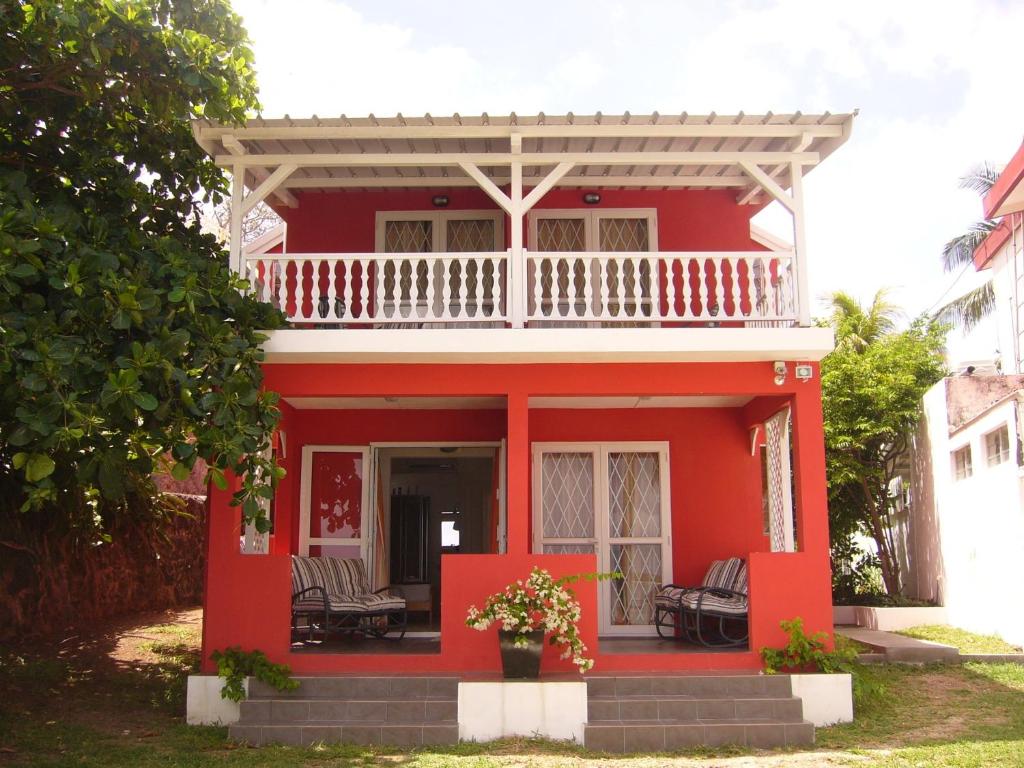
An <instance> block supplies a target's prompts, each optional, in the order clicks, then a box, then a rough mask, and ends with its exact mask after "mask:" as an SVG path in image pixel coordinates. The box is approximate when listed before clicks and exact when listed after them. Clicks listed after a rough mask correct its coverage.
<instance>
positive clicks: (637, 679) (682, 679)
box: [587, 674, 793, 698]
mask: <svg viewBox="0 0 1024 768" xmlns="http://www.w3.org/2000/svg"><path fill="white" fill-rule="evenodd" d="M587 693H588V695H589V696H591V697H600V698H611V697H621V696H659V695H669V696H692V697H694V698H698V697H699V698H721V697H729V696H733V697H736V696H738V697H744V698H748V697H757V696H775V697H783V698H785V697H789V696H792V694H793V688H792V685H791V683H790V680H789V676H788V675H744V674H740V675H733V674H722V675H685V674H684V675H678V674H677V675H672V674H667V675H622V676H616V675H609V676H600V675H599V676H588V677H587Z"/></svg>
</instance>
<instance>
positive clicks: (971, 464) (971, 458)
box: [949, 443, 974, 483]
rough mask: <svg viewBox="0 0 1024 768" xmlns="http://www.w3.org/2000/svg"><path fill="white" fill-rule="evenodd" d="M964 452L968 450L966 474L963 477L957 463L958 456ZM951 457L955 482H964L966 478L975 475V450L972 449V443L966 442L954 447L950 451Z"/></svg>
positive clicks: (965, 465)
mask: <svg viewBox="0 0 1024 768" xmlns="http://www.w3.org/2000/svg"><path fill="white" fill-rule="evenodd" d="M963 452H966V456H967V462H966V463H965V464H964V468H965V470H966V471H965V473H964V475H963V476H962V477H961V476H960V472H959V470H958V468H957V465H956V461H957V456H959V455H960V454H961V453H963ZM949 458H950V462H951V464H952V465H953V466H952V470H953V482H956V483H962V482H963V481H964V480H970V479H971V478H972V477H974V451H973V450H972V449H971V444H970V443H964V444H963V445H961V446H959V447H958V448H954V449H953V450H952V451H950V453H949Z"/></svg>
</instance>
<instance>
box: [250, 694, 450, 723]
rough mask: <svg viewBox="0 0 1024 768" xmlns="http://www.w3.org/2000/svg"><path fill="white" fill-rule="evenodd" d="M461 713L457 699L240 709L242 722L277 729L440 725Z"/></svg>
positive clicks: (261, 704)
mask: <svg viewBox="0 0 1024 768" xmlns="http://www.w3.org/2000/svg"><path fill="white" fill-rule="evenodd" d="M458 709H459V705H458V702H457V701H456V700H455V699H449V700H441V699H438V700H420V701H415V700H414V701H395V700H387V701H346V700H329V699H312V700H307V701H301V700H299V701H296V700H290V699H281V700H270V699H264V700H256V701H251V700H247V701H243V702H241V704H240V705H239V714H240V719H239V722H240V723H243V724H254V723H260V724H263V723H268V724H274V725H278V724H280V725H289V724H297V723H309V724H323V723H331V724H335V725H337V724H341V725H344V724H352V725H356V724H358V723H360V722H364V721H375V722H378V723H384V722H394V723H437V722H440V721H444V720H449V721H452V722H455V721H456V720H457V719H458V714H459V713H458Z"/></svg>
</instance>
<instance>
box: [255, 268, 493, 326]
mask: <svg viewBox="0 0 1024 768" xmlns="http://www.w3.org/2000/svg"><path fill="white" fill-rule="evenodd" d="M507 260H508V253H507V252H506V253H500V252H499V253H439V254H432V253H372V254H370V253H353V254H347V253H330V254H320V253H302V254H297V253H296V254H276V253H270V254H261V255H259V256H253V257H251V258H249V259H248V260H247V266H248V279H249V282H250V284H251V285H252V289H253V293H254V294H255V296H256V298H258V299H260V300H262V301H266V302H269V303H271V304H273V305H274V306H276V307H277V308H278V309H280V310H281V311H282V312H284V314H285V316H286V317H287V318H288V321H289V322H291V323H295V324H310V325H315V326H327V327H333V326H337V325H341V324H344V325H377V326H379V325H386V326H390V325H410V324H422V323H445V324H448V323H451V324H463V323H481V322H482V323H494V322H496V323H501V324H503V323H504V322H505V320H506V318H507V311H506V307H505V305H504V297H505V296H506V295H508V289H507V287H506V286H504V285H502V281H503V280H504V279H505V275H506V274H508V269H507V266H503V265H505V263H506V262H507ZM470 265H472V267H471V266H470Z"/></svg>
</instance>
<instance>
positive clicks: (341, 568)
mask: <svg viewBox="0 0 1024 768" xmlns="http://www.w3.org/2000/svg"><path fill="white" fill-rule="evenodd" d="M323 559H324V560H326V561H327V567H328V568H329V569H330V570H331V572H332V573H333V575H334V579H335V581H336V583H338V584H339V585H340V594H342V595H366V594H369V593H370V592H372V591H373V590H372V589H370V582H369V580H368V579H367V578H366V567H365V566H364V565H363V561H362V560H360V559H358V558H341V557H325V558H323Z"/></svg>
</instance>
